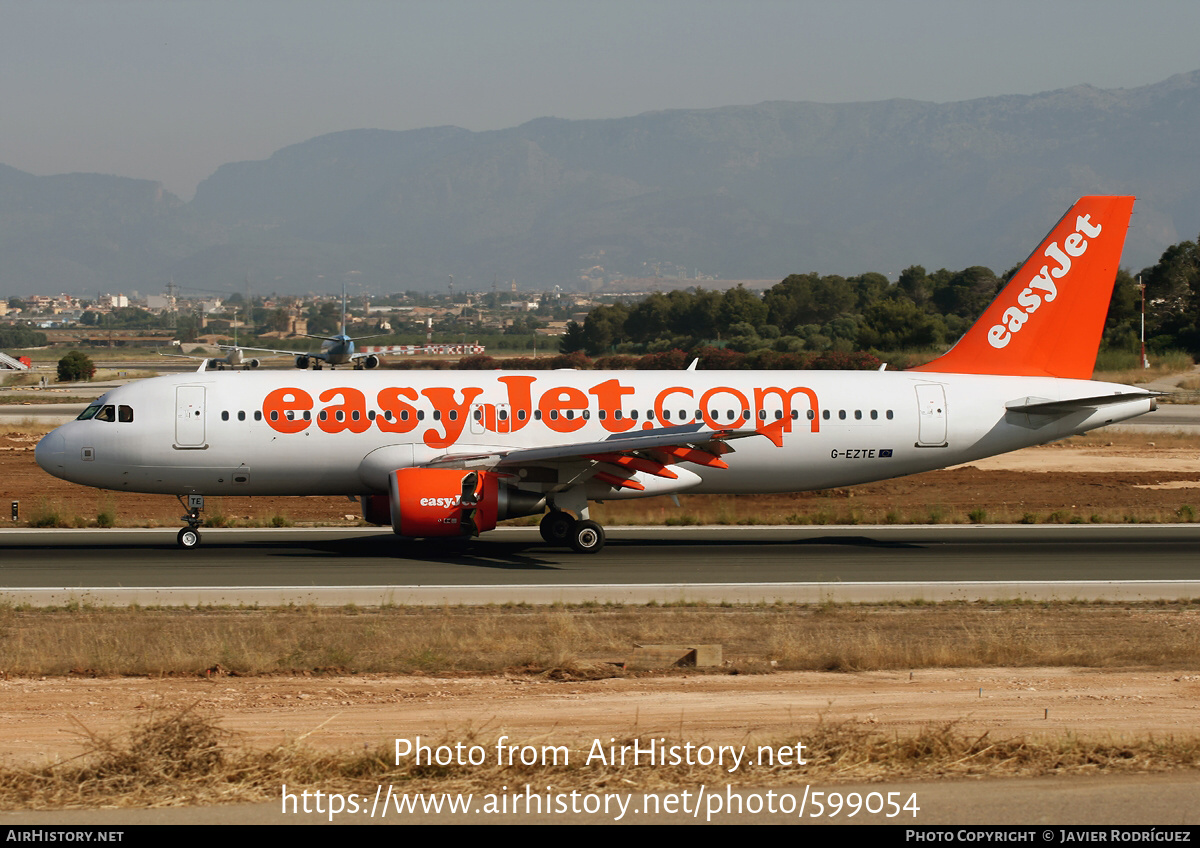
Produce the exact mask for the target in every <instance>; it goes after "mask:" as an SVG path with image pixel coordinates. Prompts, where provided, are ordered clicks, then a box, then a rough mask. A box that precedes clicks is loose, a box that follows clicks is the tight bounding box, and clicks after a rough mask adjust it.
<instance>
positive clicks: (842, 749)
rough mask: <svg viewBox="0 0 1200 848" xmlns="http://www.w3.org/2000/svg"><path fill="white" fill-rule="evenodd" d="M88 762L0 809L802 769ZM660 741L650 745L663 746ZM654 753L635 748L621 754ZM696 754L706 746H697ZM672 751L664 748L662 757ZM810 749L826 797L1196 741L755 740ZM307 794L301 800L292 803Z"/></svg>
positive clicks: (1167, 754) (816, 735)
mask: <svg viewBox="0 0 1200 848" xmlns="http://www.w3.org/2000/svg"><path fill="white" fill-rule="evenodd" d="M88 737H89V745H88V751H87V752H86V753H85V754H84V755H83V756H81V757H78V758H75V759H72V760H68V761H66V762H61V763H55V764H52V765H47V766H42V767H38V768H16V767H3V768H0V808H3V809H7V810H16V809H63V808H80V807H86V808H95V807H105V806H107V807H164V806H180V805H186V804H220V803H252V802H265V801H278V800H279V797H280V795H279V793H280V787H281V786H284V785H286V786H289V787H303V788H312V787H320V788H321V790H322V791H324V792H336V793H350V792H356V793H359V794H360V795H365V796H367V797H368V798H370V797H373V796H374V795H375V792H376V788H377V787H378V786H380V785H382V784H389V785H392V786H396V787H397V789H398V790H399V791H402V792H406V793H413V792H429V791H436V792H495V791H497V789H498V788H499V787H500V786H501V785H506V786H523V785H524V784H526V783H534V784H537V785H545V784H552V785H553V786H554V787H555V789H556V791H560V792H561V791H572V790H581V791H591V792H604V791H616V792H621V793H628V792H635V791H654V790H659V789H666V788H671V787H678V786H695V785H698V784H705V785H707V786H724V785H726V784H733V783H737V784H742V785H747V784H748V785H751V786H754V785H759V786H762V785H771V784H773V783H777V782H780V781H786V780H794V779H795V776H796V767H795V766H794V765H792V766H781V765H777V764H776V765H769V764H761V765H760V764H759V763H757V762H756V761H754V760H752V759H751V758H747V760H746V761H744V762H743V764H742V767H741V768H739V769H738V770H737V772H736V773H735V774H731V773H730V772H729V771H728V770H727V769H726V767H725V766H724V765H719V764H714V765H711V766H701V765H695V764H693V765H687V764H681V765H678V766H671V765H661V764H660V765H658V766H655V767H649V768H648V767H645V766H644V765H642V766H635V765H632V764H624V765H622V764H615V765H614V764H601V763H598V762H595V761H593V762H591V763H589V762H588V756H587V755H588V748H587V747H586V743H580V742H575V743H573V744H570V745H567V746H566V747H567V748H568V750H569V753H568V755H567V756H566V757H565V758H562V759H561V760H560V762H559V763H558V764H557V765H540V764H539V765H537V766H521V765H515V766H507V765H506V766H501V765H499V764H497V763H496V762H495V760H494V758H492V757H489V758H488V760H487V762H485V763H484V764H483V765H476V766H470V765H448V766H439V765H432V766H431V765H428V764H421V765H418V764H416V763H415V762H414V761H413V758H411V757H404V758H401V762H400V764H399V765H397V764H396V763H395V759H394V754H393V752H392V751H390V750H386V749H375V750H364V751H341V752H318V751H315V750H312V749H308V748H306V747H304V746H303V745H301V744H291V745H286V746H280V747H276V748H273V749H270V750H265V751H262V750H255V749H251V748H247V747H240V746H238V745H237V744H236V739H235V738H234V737H233V736H232V734H229V733H226V732H224V731H222V730H221V729H220V727H219V726H218V725H217V724H216V722H215V721H214V720H213V719H211V718H209V717H207V716H202V715H197V714H194V713H193V712H191V711H187V710H185V711H183V712H181V713H175V714H170V715H159V716H152V717H150V718H149V719H148V720H147V721H145V722H143V723H141V724H139V725H137V726H136V727H134V729H133V730H132V731H130V732H128V733H127V734H124V735H123V736H120V737H116V738H105V737H100V736H96V735H94V734H88ZM660 739H661V738H656V739H655V740H653V741H655V742H660ZM635 741H639V742H640V743H641V746H642V747H643V748H648V746H649V744H650V742H651V740H650V739H644V738H641V737H639V736H637V735H630V736H626V737H622V738H620V739H617V740H616V742H615V743H614V744H617V745H632V744H633V743H634V742H635ZM692 741H693V744H701V743H695V742H694V740H692ZM456 743H462V744H463V745H464V746H468V747H469V746H471V745H480V746H482V747H483V748H484V749H485V750H494V746H495V740H494V739H490V738H486V737H483V736H482V735H481V734H479V733H477V732H476V731H474V730H473V729H470V728H467V729H465V730H460V731H458V732H455V733H453V734H452V735H446V736H445V737H443V738H442V739H440V740H436V741H432V742H431V743H430V745H431V747H433V748H436V747H438V746H439V745H443V744H445V745H450V746H454V745H455V744H456ZM662 743H665V744H666V745H672V744H676V743H675V742H674V740H670V739H661V742H660V744H662ZM799 743H802V744H803V745H804V752H805V757H806V758H807V764H806V765H805V766H804V767H803V768H804V772H803V773H804V778H805V779H806V780H808V781H810V782H816V781H819V782H821V783H826V784H830V783H834V784H836V783H838V782H850V781H854V782H861V781H866V780H895V779H898V778H904V779H912V778H934V777H965V776H972V775H984V774H986V775H988V776H998V775H1004V776H1037V775H1069V774H1108V773H1145V772H1156V771H1167V770H1173V769H1187V768H1195V767H1196V766H1197V765H1200V741H1198V740H1197V739H1195V738H1192V737H1185V738H1181V739H1166V740H1153V739H1138V740H1103V739H1084V738H1080V737H1076V736H1064V737H1061V738H1056V739H1026V738H1022V737H1014V738H1008V739H999V738H997V739H993V738H991V737H989V735H988V734H987V733H984V734H982V735H979V736H975V735H968V734H964V733H962V732H960V731H959V730H957V729H956V727H955V726H954V724H953V723H950V724H945V725H941V726H936V727H926V728H924V729H922V730H920V731H918V732H916V733H910V734H903V735H902V734H896V733H891V732H884V731H880V730H876V729H874V728H871V727H869V726H866V725H863V724H859V723H856V722H845V723H838V724H824V723H822V724H819V725H818V726H817V727H815V728H813V729H812V730H811V731H810V732H809V733H807V734H806V735H804V736H802V737H793V738H787V739H771V740H766V739H749V738H747V739H746V740H744V741H743V744H746V745H747V746H748V747H747V750H748V751H749V752H754V751H756V750H757V746H758V745H767V746H770V747H771V748H773V749H775V750H778V749H779V748H782V747H786V748H790V749H792V750H796V746H797V744H799ZM297 791H299V789H298V790H297Z"/></svg>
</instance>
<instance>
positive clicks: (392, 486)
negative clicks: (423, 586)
mask: <svg viewBox="0 0 1200 848" xmlns="http://www.w3.org/2000/svg"><path fill="white" fill-rule="evenodd" d="M545 508H546V499H545V497H544V496H543V495H542V494H540V493H538V492H529V491H525V490H524V489H518V488H516V487H514V486H510V485H509V484H508V483H506V482H504V480H503V479H502V477H501V475H499V474H495V473H493V472H491V471H467V470H464V469H448V468H401V469H399V470H398V471H393V472H392V473H391V474H389V475H388V494H387V495H369V496H366V497H364V498H363V499H362V514H363V518H364V519H365V520H366V521H369V522H371V523H372V524H391V525H392V529H393V530H394V531H395V532H396V533H397V534H398V535H400V536H411V537H431V536H433V537H436V536H443V537H444V536H477V535H479V534H480V533H483V532H484V531H486V530H491V529H492V528H493V527H495V526H496V522H497V521H503V520H504V519H506V518H516V517H518V516H522V515H535V514H537V513H539V512H541V511H542V510H543V509H545Z"/></svg>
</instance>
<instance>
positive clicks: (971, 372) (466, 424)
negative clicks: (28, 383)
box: [37, 197, 1155, 553]
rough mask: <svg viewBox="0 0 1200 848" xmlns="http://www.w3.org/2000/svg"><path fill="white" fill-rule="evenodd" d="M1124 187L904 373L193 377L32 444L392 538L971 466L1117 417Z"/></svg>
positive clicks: (1062, 228) (146, 389) (582, 526)
mask: <svg viewBox="0 0 1200 848" xmlns="http://www.w3.org/2000/svg"><path fill="white" fill-rule="evenodd" d="M1132 211H1133V198H1132V197H1085V198H1082V199H1081V200H1080V201H1079V202H1078V203H1076V204H1075V206H1074V207H1073V208H1072V209H1071V210H1070V211H1069V212H1068V213H1067V214H1066V216H1064V217H1063V219H1062V220H1061V221H1059V223H1058V224H1057V226H1055V227H1054V229H1053V230H1052V231H1051V232H1050V234H1049V235H1048V236H1046V238H1045V240H1044V241H1043V242H1042V243H1041V245H1040V246H1039V247H1038V248H1037V250H1035V251H1034V252H1033V254H1032V255H1031V256H1030V258H1029V259H1028V260H1027V261H1026V262H1025V264H1024V265H1023V266H1022V267H1021V269H1020V270H1019V271H1018V272H1017V274H1016V275H1015V276H1014V277H1013V278H1012V279H1011V281H1010V282H1009V283H1008V284H1007V285H1006V286H1005V287H1004V289H1003V290H1002V291H1001V292H1000V294H999V295H998V296H997V298H996V300H995V301H994V302H993V303H992V304H991V306H989V307H988V309H987V311H986V312H984V314H983V316H982V317H981V318H980V319H979V320H978V321H977V322H976V323H975V325H974V326H972V327H971V329H970V330H969V331H968V332H967V333H966V335H965V336H963V338H962V339H961V340H960V341H959V342H958V344H956V345H955V346H954V347H953V348H952V349H951V350H950V351H949V352H948V353H946V354H945V355H944V356H942V357H940V358H938V359H935V360H934V361H933V362H930V363H928V364H927V365H923V366H921V367H919V368H914V369H910V370H908V371H904V372H886V371H880V372H862V371H853V372H835V371H763V372H748V371H701V370H691V369H689V370H687V371H677V372H663V371H659V372H650V371H617V372H599V371H595V372H594V371H550V372H528V373H522V372H511V371H476V372H470V371H462V372H445V371H430V372H424V373H422V372H412V371H405V372H395V371H393V372H379V371H374V372H369V371H355V372H341V373H339V372H332V371H302V372H296V371H292V372H281V371H271V372H263V371H242V372H223V373H211V372H203V371H201V372H195V373H190V374H185V375H177V376H167V377H158V378H155V379H150V380H143V381H141V382H136V383H130V384H128V385H125V386H121V387H120V388H116V389H113V390H112V391H110V392H108V393H106V394H105V395H104V396H102V397H101V398H100V399H99V400H97V401H96V402H95V403H93V404H92V405H90V406H89V407H88V408H87V409H86V410H84V412H83V413H82V414H81V415H80V416H79V418H78V419H77V420H75V421H72V422H70V423H68V424H66V425H64V426H62V427H59V428H58V429H56V430H54V431H53V432H52V433H50V434H48V435H47V436H46V437H45V438H43V439H42V440H41V442H39V443H38V446H37V462H38V464H39V465H41V467H42V468H44V469H45V470H46V471H48V472H49V473H51V474H53V475H55V476H56V477H61V478H63V479H65V480H70V481H73V482H76V483H81V484H84V485H87V486H96V487H98V488H104V489H116V490H120V491H131V492H152V493H162V494H169V495H175V496H177V497H179V498H180V499H181V500H182V499H183V498H187V499H188V501H187V508H188V514H187V516H185V518H184V520H185V521H186V522H187V525H188V526H186V527H184V528H183V529H182V530H181V531H180V533H179V544H180V545H182V546H183V547H185V548H192V547H195V546H196V545H197V544H199V541H200V534H199V530H198V528H199V526H200V523H201V518H200V509H201V508H202V506H203V498H204V496H210V495H259V496H264V495H265V496H271V495H300V494H306V495H349V496H353V497H356V498H357V499H358V501H359V502H360V503H361V505H362V514H363V516H364V518H366V520H368V521H370V522H373V523H376V524H383V525H386V524H390V525H391V526H392V527H393V528H394V529H395V531H396V533H397V534H399V535H400V536H404V537H452V538H453V537H457V538H462V537H471V536H474V535H476V534H478V533H481V532H484V531H486V530H490V529H492V528H493V527H495V526H496V522H498V521H502V520H504V519H506V518H513V517H517V516H524V515H536V514H539V513H542V512H545V513H546V514H545V517H544V518H543V519H542V523H541V531H542V535H543V537H544V538H545V539H546V540H547V542H550V543H560V544H569V545H570V546H571V547H572V548H574V549H575V550H576V551H580V552H585V553H587V552H595V551H599V550H600V549H601V548H602V547H603V546H604V530H603V528H601V527H600V525H598V524H597V523H596V522H594V521H592V520H590V519H589V517H588V504H589V502H590V501H594V500H608V499H615V498H642V497H649V496H652V495H663V494H671V493H676V492H694V493H740V492H747V493H749V492H795V491H803V490H807V489H824V488H828V487H831V486H847V485H851V484H855V483H864V482H868V481H872V480H881V479H884V478H888V477H897V476H900V475H903V474H913V473H915V472H918V471H927V470H930V469H934V468H942V467H944V466H947V465H953V464H956V463H961V462H968V461H971V460H976V459H979V458H981V457H986V456H992V455H994V454H999V453H1004V452H1006V451H1011V450H1015V449H1017V448H1023V447H1026V446H1028V445H1036V444H1042V443H1044V442H1049V441H1053V440H1055V439H1061V438H1063V437H1065V436H1069V435H1071V434H1074V433H1083V432H1085V431H1087V430H1091V429H1093V428H1095V427H1101V426H1103V425H1105V424H1111V423H1113V422H1115V421H1123V420H1125V419H1129V418H1133V417H1135V416H1138V415H1142V414H1143V413H1146V412H1150V411H1152V410H1153V409H1154V408H1155V400H1154V395H1153V394H1152V393H1150V392H1146V391H1142V390H1140V389H1136V388H1130V387H1126V386H1120V385H1113V384H1109V383H1096V382H1091V381H1089V379H1088V378H1089V377H1090V376H1091V372H1092V369H1093V365H1094V363H1095V358H1096V351H1097V348H1098V347H1099V343H1100V334H1101V331H1102V329H1103V326H1104V319H1105V315H1106V312H1107V308H1108V302H1109V299H1110V297H1111V294H1112V287H1113V281H1114V278H1115V276H1116V271H1117V263H1118V262H1119V260H1120V257H1121V250H1122V247H1123V245H1124V241H1125V233H1126V230H1127V228H1128V226H1129V218H1130V215H1131V214H1132Z"/></svg>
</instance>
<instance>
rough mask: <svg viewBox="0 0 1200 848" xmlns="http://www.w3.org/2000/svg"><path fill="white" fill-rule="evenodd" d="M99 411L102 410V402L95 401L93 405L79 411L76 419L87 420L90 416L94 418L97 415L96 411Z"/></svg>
mask: <svg viewBox="0 0 1200 848" xmlns="http://www.w3.org/2000/svg"><path fill="white" fill-rule="evenodd" d="M99 411H100V404H98V403H93V404H92V405H91V406H89V407H88V408H87V409H85V410H84V411H83V412H81V413H79V417H78V418H76V419H75V420H76V421H87V420H88V419H89V418H94V417H95V416H96V413H97V412H99Z"/></svg>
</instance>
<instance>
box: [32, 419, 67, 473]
mask: <svg viewBox="0 0 1200 848" xmlns="http://www.w3.org/2000/svg"><path fill="white" fill-rule="evenodd" d="M66 455H67V440H66V439H64V438H63V437H62V434H61V433H59V432H58V431H57V430H55V431H53V432H51V433H47V434H46V435H45V436H43V437H42V439H41V441H39V442H38V443H37V447H36V448H34V449H33V458H34V459H35V460H36V461H37V464H38V465H40V466H41V467H42V470H43V471H45V472H47V473H49V474H53V475H54V476H55V477H59V476H61V474H62V470H63V465H64V461H65V459H66Z"/></svg>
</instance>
